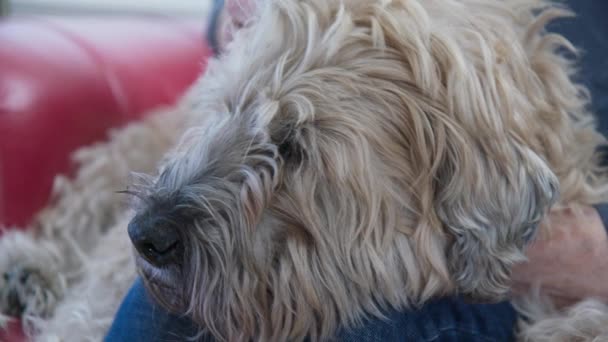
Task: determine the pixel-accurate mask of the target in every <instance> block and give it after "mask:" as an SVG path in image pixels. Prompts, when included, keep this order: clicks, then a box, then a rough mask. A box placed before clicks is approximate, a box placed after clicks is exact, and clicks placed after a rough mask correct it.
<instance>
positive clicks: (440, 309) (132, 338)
mask: <svg viewBox="0 0 608 342" xmlns="http://www.w3.org/2000/svg"><path fill="white" fill-rule="evenodd" d="M386 317H387V319H386V320H382V319H377V318H375V319H368V320H367V321H365V322H364V324H363V325H361V326H359V327H357V328H354V329H350V330H345V331H341V332H339V334H338V337H337V338H336V340H337V341H344V342H397V341H414V342H416V341H428V342H431V341H433V342H443V341H445V342H450V341H454V342H456V341H470V342H489V341H512V340H513V331H514V327H515V326H514V325H515V322H516V319H517V317H516V313H515V310H514V309H513V307H512V306H511V305H510V304H509V303H507V302H503V303H498V304H467V303H465V302H464V301H463V300H461V299H460V298H444V299H437V300H435V301H431V302H429V303H427V304H426V305H424V306H423V307H421V308H418V309H412V310H408V311H401V312H399V311H394V310H390V311H387V312H386ZM196 333H197V328H196V326H195V325H194V324H193V323H192V322H190V320H189V319H188V318H186V317H178V316H174V315H171V314H169V313H167V312H165V311H163V309H161V308H159V307H158V306H156V305H155V304H154V303H153V302H152V301H151V300H150V299H149V298H148V296H147V294H146V291H145V288H144V286H143V284H142V282H141V280H137V281H136V282H135V285H133V288H131V290H130V291H129V293H128V294H127V297H126V298H125V300H124V301H123V303H122V305H121V307H120V309H119V310H118V314H117V315H116V318H115V320H114V324H113V325H112V327H111V328H110V332H109V334H108V335H107V337H106V341H107V342H118V341H129V342H154V341H185V340H187V339H188V338H189V337H191V336H194V335H196ZM198 341H204V342H206V341H213V339H212V338H210V337H209V336H203V337H202V338H201V339H199V340H198Z"/></svg>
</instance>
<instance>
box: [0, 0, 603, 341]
mask: <svg viewBox="0 0 608 342" xmlns="http://www.w3.org/2000/svg"><path fill="white" fill-rule="evenodd" d="M565 15H568V12H567V11H565V10H563V9H560V8H558V7H556V6H554V5H552V4H550V3H548V2H544V1H539V0H512V1H498V0H492V1H487V0H485V1H483V0H444V1H439V0H393V1H390V0H343V1H340V0H301V1H299V0H274V1H268V2H267V3H265V4H264V5H263V6H260V8H259V10H258V13H257V14H256V15H254V16H253V17H252V22H251V23H250V26H249V27H248V28H246V29H244V30H242V31H240V32H239V33H238V34H237V35H236V37H235V40H234V42H233V43H232V45H231V46H230V47H229V48H228V49H227V53H226V54H225V55H224V56H223V57H222V58H221V59H219V60H214V61H212V62H211V63H210V65H209V69H208V72H207V74H206V75H205V76H203V77H202V78H201V81H200V82H199V83H198V84H197V85H195V86H194V87H193V89H192V90H191V92H190V93H189V94H188V95H187V96H186V97H185V99H184V100H183V102H182V106H181V107H180V108H179V109H178V110H176V111H175V112H165V113H160V114H158V115H154V116H151V117H150V118H149V119H147V120H146V121H145V122H142V123H138V124H134V125H132V126H130V127H128V128H126V129H124V130H122V131H120V132H117V133H115V134H113V136H112V139H111V140H110V141H109V142H108V143H105V144H100V145H98V146H95V147H92V148H88V149H84V150H83V151H81V152H79V153H78V154H77V158H78V160H79V161H80V163H81V169H80V172H79V173H78V175H77V177H76V178H75V179H74V180H71V181H68V180H65V179H63V178H60V179H59V180H58V182H57V191H56V194H57V195H56V198H55V201H54V202H53V204H52V205H51V206H50V207H49V208H48V209H46V210H44V211H43V212H42V213H41V214H40V215H39V217H38V219H37V221H36V222H37V227H33V229H30V230H28V232H26V233H23V232H10V233H8V234H6V235H4V236H3V238H2V240H1V241H0V272H2V273H4V274H6V276H5V277H4V279H3V280H2V281H3V283H2V285H1V289H2V290H1V296H0V305H1V306H0V308H2V310H3V311H5V312H7V313H12V314H14V313H17V314H22V316H23V317H24V318H25V320H24V322H25V325H26V328H27V330H28V331H29V333H30V334H32V335H33V336H34V337H35V338H36V339H38V340H42V341H47V340H78V341H80V340H83V339H84V338H90V339H92V340H99V339H100V338H101V336H103V333H104V332H105V330H106V329H107V327H108V325H109V324H110V322H111V320H112V316H113V314H114V312H115V310H116V308H117V306H118V304H119V301H120V298H121V297H122V296H123V295H124V293H125V291H126V289H127V288H128V286H129V285H130V283H131V282H132V281H133V279H134V277H135V267H134V265H137V267H138V269H139V271H140V274H141V276H142V277H143V278H144V280H145V282H146V285H147V286H148V288H149V290H150V292H151V294H153V295H154V297H155V298H156V299H157V300H158V301H159V302H160V303H161V304H162V305H164V306H165V307H167V308H168V309H171V310H173V311H177V312H182V313H187V314H188V315H189V316H190V317H191V318H192V319H193V320H194V321H195V322H197V323H198V324H199V325H200V326H201V329H203V330H205V331H207V332H209V333H211V334H213V335H214V336H215V337H216V338H217V339H219V340H226V341H237V340H238V341H246V340H251V339H254V340H260V341H283V340H301V339H303V338H304V337H305V336H309V337H311V338H312V339H313V340H323V339H327V338H330V337H331V336H332V335H333V334H334V333H335V331H336V329H338V328H339V327H341V326H346V327H349V326H353V325H356V324H358V323H359V322H360V321H361V319H362V318H363V317H364V316H365V315H378V314H379V312H380V310H381V309H382V308H384V307H386V306H389V305H390V306H393V307H396V308H403V307H407V306H409V305H412V304H420V303H424V302H425V301H426V300H428V299H430V298H432V297H436V296H442V295H453V294H461V295H467V296H470V297H471V298H474V299H477V300H479V299H482V300H498V299H501V298H504V296H505V295H507V294H508V291H509V281H510V269H511V266H512V265H513V264H515V263H517V262H520V261H522V260H524V259H525V258H524V254H523V249H524V248H525V246H526V244H527V242H528V241H529V240H530V239H531V238H533V236H534V235H535V233H536V231H537V228H538V225H539V223H540V222H541V220H542V219H543V218H544V217H545V215H546V214H547V212H548V210H550V208H551V207H552V206H554V204H555V202H556V200H557V197H558V192H559V194H560V198H559V205H561V206H574V205H576V204H584V205H588V204H593V203H598V202H600V201H605V200H606V199H608V198H607V196H606V194H607V187H606V184H607V183H606V180H605V178H604V176H603V175H602V173H601V170H600V168H599V166H598V164H597V159H598V156H597V153H596V148H597V147H598V146H599V145H600V144H603V143H604V140H603V138H602V137H601V136H600V135H599V134H598V133H597V132H596V131H595V129H594V124H593V119H592V116H591V115H590V114H589V113H587V112H586V110H585V105H586V104H587V100H588V98H587V96H586V91H585V89H583V88H582V87H581V86H579V85H576V84H574V83H573V82H572V81H571V75H572V66H571V64H572V63H571V62H570V61H569V60H568V59H567V58H565V57H564V56H563V54H562V53H561V52H560V49H566V50H571V51H574V48H573V47H572V46H571V45H570V44H569V43H568V42H567V41H566V40H565V39H564V38H563V37H561V36H558V35H555V34H550V33H546V32H545V31H544V27H545V25H546V23H547V22H549V21H550V20H552V19H554V18H557V17H560V16H565ZM186 131H187V132H186ZM185 132H186V133H185ZM180 137H182V138H181V139H180ZM172 146H176V147H175V148H172ZM165 154H166V158H162V156H163V155H165ZM157 167H158V168H157ZM156 169H157V170H158V171H155V170H156ZM130 171H135V172H139V173H148V174H152V175H153V176H151V177H147V176H140V177H137V179H136V180H135V184H136V186H135V187H131V188H129V189H128V192H129V193H131V194H133V195H135V197H136V198H137V201H136V204H135V206H134V209H135V210H134V212H133V213H131V212H129V211H127V210H126V209H124V208H123V207H122V206H121V205H120V204H119V203H120V200H119V199H118V197H117V195H116V194H115V191H116V190H119V189H121V188H122V187H125V186H126V184H127V179H128V174H129V172H130ZM129 221H130V223H129V233H130V238H131V240H133V243H134V245H135V247H136V250H137V253H135V258H134V260H131V253H132V252H131V250H132V248H130V247H129V240H128V238H127V235H126V231H127V228H126V225H127V222H129ZM143 237H145V238H143ZM159 237H160V238H159ZM161 240H162V241H161ZM539 305H540V304H539V303H538V302H536V301H531V300H524V301H523V303H522V304H521V308H522V311H524V312H527V313H528V314H529V315H530V316H531V317H532V322H533V323H532V324H526V323H524V322H522V324H521V332H520V334H519V336H520V337H521V339H522V340H539V341H542V340H552V341H555V340H564V341H570V340H573V339H583V340H584V339H587V340H592V339H594V338H596V339H599V340H601V339H604V338H606V336H607V331H608V328H607V326H608V315H607V310H606V306H605V305H603V304H601V303H598V302H593V301H590V302H585V303H583V304H581V305H579V306H578V307H575V308H573V309H572V311H571V312H570V313H569V315H568V313H565V314H564V313H562V314H559V315H558V316H555V317H552V316H551V315H553V314H554V313H549V312H545V311H540V309H539ZM580 315H584V316H580ZM581 317H584V319H581Z"/></svg>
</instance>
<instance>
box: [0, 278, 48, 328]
mask: <svg viewBox="0 0 608 342" xmlns="http://www.w3.org/2000/svg"><path fill="white" fill-rule="evenodd" d="M1 283H2V286H0V311H1V312H3V313H4V314H5V315H8V316H12V317H21V316H25V315H28V316H29V315H31V316H36V317H46V316H48V315H49V314H50V313H51V312H52V309H53V308H54V307H55V304H56V303H57V300H58V296H59V294H58V293H57V291H56V290H55V289H54V288H53V286H52V284H51V282H50V281H49V280H48V279H46V278H45V277H44V275H43V273H42V272H40V271H38V270H36V269H32V268H26V267H19V266H17V267H13V268H11V269H10V270H8V271H6V272H4V274H2V280H1Z"/></svg>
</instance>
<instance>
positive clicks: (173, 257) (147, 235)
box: [128, 220, 183, 267]
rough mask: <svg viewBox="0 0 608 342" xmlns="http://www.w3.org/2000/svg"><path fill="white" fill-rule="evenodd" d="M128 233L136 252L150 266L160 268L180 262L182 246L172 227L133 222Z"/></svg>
mask: <svg viewBox="0 0 608 342" xmlns="http://www.w3.org/2000/svg"><path fill="white" fill-rule="evenodd" d="M128 231H129V237H130V238H131V242H132V243H133V245H134V246H135V249H137V252H139V254H140V255H141V256H142V257H144V258H145V259H146V260H147V261H148V262H149V263H151V264H152V265H154V266H157V267H160V266H165V265H169V264H176V263H179V262H180V258H181V256H182V249H183V246H182V243H181V241H180V237H179V234H178V232H177V230H176V229H175V228H174V227H171V226H170V225H161V224H145V223H143V222H138V221H135V220H133V221H131V222H130V223H129V227H128Z"/></svg>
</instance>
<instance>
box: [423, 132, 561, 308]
mask: <svg viewBox="0 0 608 342" xmlns="http://www.w3.org/2000/svg"><path fill="white" fill-rule="evenodd" d="M490 145H491V146H490ZM467 154H468V156H466V155H467ZM463 159H466V160H463ZM436 182H437V183H436V184H435V185H436V187H435V189H436V192H435V195H436V196H435V208H436V212H437V214H438V216H439V219H440V220H441V221H442V223H443V224H444V228H445V229H446V230H447V232H448V233H449V235H451V237H452V238H453V239H452V244H451V247H449V249H448V251H447V258H448V262H449V265H450V270H451V273H452V275H453V277H454V281H455V283H456V286H457V287H458V290H459V292H460V294H462V295H465V296H466V297H468V298H471V299H472V300H474V301H496V300H500V299H502V298H504V296H505V295H506V294H507V292H508V291H509V283H510V273H511V267H512V265H513V264H515V263H517V262H520V261H523V260H525V256H524V254H523V250H524V248H525V246H526V243H527V242H528V241H529V240H530V239H531V238H532V237H533V236H534V233H535V232H536V229H537V226H538V225H539V223H540V221H541V220H542V218H543V217H544V215H545V214H546V212H547V211H548V210H549V208H550V206H551V205H552V204H553V203H554V202H555V200H556V198H557V196H558V181H557V178H556V176H555V175H554V174H553V172H552V171H551V170H550V169H549V167H548V165H547V164H546V163H545V161H543V160H542V159H541V158H540V157H539V156H538V155H537V154H536V153H535V152H534V151H532V150H531V149H529V148H527V147H526V146H525V145H523V144H520V143H519V142H516V141H515V139H509V138H505V139H504V140H502V141H501V142H498V141H488V143H487V145H485V146H484V145H482V144H474V143H473V144H471V145H468V146H460V147H459V146H453V147H452V148H451V152H448V153H447V157H445V158H444V160H443V162H442V165H441V166H440V167H439V170H438V175H437V177H436Z"/></svg>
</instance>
